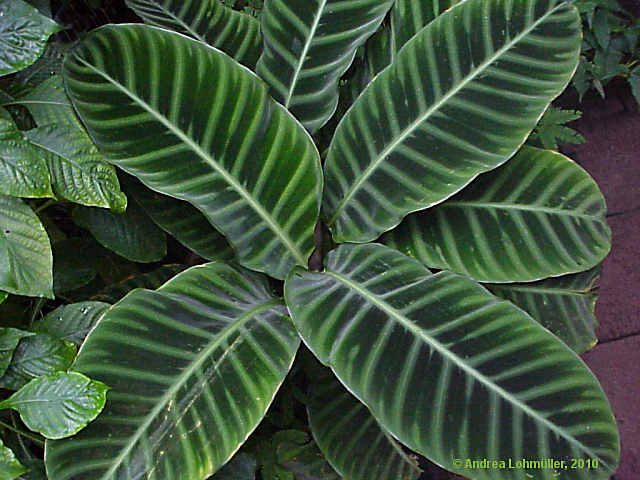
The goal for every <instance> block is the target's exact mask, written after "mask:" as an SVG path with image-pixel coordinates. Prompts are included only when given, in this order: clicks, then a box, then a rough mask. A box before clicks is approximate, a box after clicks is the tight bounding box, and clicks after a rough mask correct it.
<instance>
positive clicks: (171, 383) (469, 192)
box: [45, 0, 619, 480]
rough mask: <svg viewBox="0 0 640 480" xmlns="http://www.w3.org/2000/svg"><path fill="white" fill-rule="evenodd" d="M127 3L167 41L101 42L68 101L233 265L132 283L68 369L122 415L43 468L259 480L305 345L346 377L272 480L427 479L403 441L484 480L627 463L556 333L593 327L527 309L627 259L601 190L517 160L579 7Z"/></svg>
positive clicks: (362, 0) (323, 1)
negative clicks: (226, 249) (105, 390)
mask: <svg viewBox="0 0 640 480" xmlns="http://www.w3.org/2000/svg"><path fill="white" fill-rule="evenodd" d="M127 3H128V4H129V5H130V6H131V7H132V8H133V9H134V10H135V11H137V12H138V13H139V15H140V16H141V18H142V19H143V20H144V21H145V22H147V23H148V24H149V25H143V24H126V25H108V26H104V27H101V28H99V29H97V30H95V31H93V32H91V33H89V34H88V35H87V36H86V37H85V38H84V39H83V40H82V41H81V42H79V43H78V44H77V45H76V46H75V47H74V49H73V50H72V51H71V52H70V53H69V54H68V55H67V57H66V60H65V62H64V65H63V69H62V74H63V78H64V84H65V88H66V92H67V94H68V96H69V99H70V101H71V103H72V104H73V106H74V108H75V110H76V111H77V113H78V115H79V117H80V119H81V121H82V123H83V125H84V127H85V128H86V129H87V131H88V133H89V135H90V138H91V139H92V141H93V142H94V143H95V145H96V146H97V148H98V150H99V152H100V154H101V155H102V156H103V157H104V158H105V159H107V160H108V162H109V163H111V164H112V165H114V166H116V167H117V168H119V169H121V170H122V171H124V172H126V173H127V174H129V175H131V176H133V177H135V178H136V179H137V180H138V182H139V184H140V186H143V187H144V188H147V189H149V190H152V191H153V192H155V194H159V195H163V196H164V197H166V198H168V199H170V200H171V201H175V202H179V204H180V205H187V206H188V210H187V211H189V212H190V215H199V216H202V218H200V219H199V221H198V222H189V225H192V226H193V228H199V227H198V225H200V226H201V227H202V228H203V232H204V233H203V235H211V229H215V230H216V231H217V232H219V234H220V235H222V236H224V237H225V239H226V241H227V242H228V244H229V246H230V247H231V250H232V252H233V258H234V260H228V259H226V258H224V259H220V260H214V261H213V262H210V263H206V264H204V265H199V266H195V267H192V268H189V269H187V270H184V271H182V272H181V273H178V274H177V275H175V276H173V278H171V279H170V280H169V281H167V282H166V283H164V284H162V285H159V286H153V287H149V286H147V287H146V288H140V289H134V290H132V291H130V292H129V293H128V294H127V295H126V296H125V297H124V298H122V299H121V300H119V301H118V302H117V303H115V304H114V305H113V306H111V307H109V308H108V309H107V310H106V311H104V313H101V314H99V315H101V316H100V317H99V319H98V320H97V321H96V322H92V327H91V329H90V331H89V333H88V335H87V337H86V340H84V343H83V344H82V347H81V349H80V353H79V354H78V356H77V358H76V360H75V363H74V364H73V368H74V369H75V370H76V371H77V372H79V373H80V374H83V375H87V376H88V377H90V378H92V379H95V380H96V381H100V382H104V383H105V384H107V385H108V386H109V387H110V393H109V401H108V402H107V404H106V406H105V409H104V411H103V413H102V414H101V415H100V416H99V417H98V418H97V419H96V421H94V422H93V423H91V424H90V425H89V426H88V427H87V428H85V429H84V430H82V432H80V433H79V434H78V435H76V436H74V437H72V438H69V439H65V440H47V444H46V447H45V461H46V465H47V473H48V475H49V478H51V479H53V480H72V479H84V478H92V479H100V480H110V479H116V478H117V479H137V478H148V479H170V478H180V479H184V480H200V479H202V480H204V479H206V478H208V477H209V476H211V475H214V478H215V474H216V472H218V470H221V469H222V468H223V467H225V465H226V467H225V469H224V471H222V470H221V472H220V473H221V474H222V473H223V472H224V475H225V476H224V477H221V478H228V477H229V475H232V476H233V469H234V468H238V469H239V470H238V473H237V475H236V476H237V477H240V475H244V476H245V477H247V476H248V477H249V478H250V477H251V474H252V471H253V467H252V466H251V465H249V468H248V469H247V468H246V467H247V465H246V462H238V463H234V462H231V461H230V460H231V458H232V456H233V455H234V453H235V452H236V451H238V449H239V448H241V447H242V445H243V444H244V443H245V441H246V440H247V438H248V437H249V436H250V435H251V433H252V432H253V431H254V429H255V428H256V427H257V426H258V424H259V423H260V421H261V420H262V419H263V418H264V416H265V414H266V412H267V409H268V408H269V406H270V405H271V403H272V400H273V399H274V397H275V395H276V394H277V392H278V390H279V388H280V386H281V384H282V383H283V381H284V379H285V377H286V376H287V374H288V372H289V371H290V369H291V367H292V364H293V363H294V359H295V356H296V352H297V350H298V349H299V348H300V347H299V345H300V343H301V342H304V344H305V345H306V347H308V349H309V350H310V351H311V353H312V354H313V355H314V356H315V357H316V358H317V359H318V360H319V361H320V363H322V364H323V365H324V366H325V367H327V368H326V369H324V370H322V369H320V370H322V372H321V373H318V374H317V376H316V374H314V373H310V374H308V376H307V383H308V384H309V386H310V388H309V392H308V395H309V402H308V406H307V407H308V408H307V413H308V422H307V425H308V427H307V428H308V432H307V431H304V430H300V431H298V428H296V429H295V430H296V431H289V432H287V433H285V434H283V435H282V436H281V437H282V438H281V437H278V442H275V440H274V439H272V446H273V447H274V451H273V452H272V453H273V459H272V460H273V461H272V462H270V463H269V464H270V465H272V467H273V468H271V469H270V470H269V472H270V473H269V474H270V475H275V474H279V473H283V474H287V475H289V478H335V476H339V477H342V478H345V479H352V480H368V479H371V478H376V479H381V480H386V479H388V480H398V479H401V480H415V479H417V478H418V476H419V474H420V473H419V469H418V468H417V466H416V462H415V455H412V454H410V453H408V451H407V450H412V451H413V452H415V453H416V454H420V455H423V456H425V457H428V458H429V459H431V460H432V461H434V462H436V463H438V464H440V465H441V466H443V467H445V468H447V469H449V470H451V471H454V472H456V473H459V474H462V475H465V476H467V477H470V478H487V472H486V471H485V470H483V469H475V468H471V469H462V468H461V467H460V466H459V465H458V463H457V462H456V459H460V458H495V459H505V458H523V457H524V458H546V457H549V456H553V457H555V458H558V459H569V458H585V459H587V458H588V459H591V461H592V462H591V463H592V464H593V465H596V464H597V468H592V469H588V470H581V471H579V472H578V473H576V472H575V471H557V472H549V473H548V474H549V476H550V478H551V476H553V477H554V478H565V479H569V478H575V475H579V476H580V478H584V479H604V478H608V477H609V476H610V475H611V474H612V473H613V472H614V471H615V470H616V466H617V462H618V458H619V438H618V431H617V428H616V424H615V420H614V418H613V414H612V412H611V408H610V406H609V403H608V401H607V398H606V397H605V395H604V393H603V391H602V389H601V387H600V385H599V384H598V382H597V380H596V379H595V377H594V376H593V374H592V373H591V372H590V371H589V370H588V369H587V367H586V366H585V365H584V363H583V362H582V361H581V360H580V359H579V357H578V356H577V354H576V352H575V351H574V350H572V349H571V348H570V347H569V346H568V345H567V344H566V343H564V342H563V341H562V340H560V339H559V338H558V337H556V336H555V335H554V334H553V333H552V332H551V331H550V330H548V329H547V328H545V326H551V325H565V324H566V323H567V322H575V321H576V319H575V316H573V315H572V316H569V315H564V313H563V312H564V311H565V310H563V308H562V307H561V306H560V307H558V308H547V309H545V308H541V307H540V306H539V305H533V306H532V304H531V303H530V302H532V301H535V299H536V298H538V299H540V297H535V295H534V294H536V293H538V292H536V291H535V288H534V289H530V290H527V291H526V292H525V293H526V294H527V295H520V294H519V293H520V290H519V289H522V287H521V285H527V284H533V283H537V282H545V281H548V282H550V283H544V287H540V288H546V289H548V290H549V292H548V293H549V294H550V295H551V294H558V295H561V294H562V291H563V290H569V289H575V290H576V291H575V292H573V290H572V291H571V293H575V294H576V295H567V297H570V298H569V299H568V300H567V301H576V302H578V301H583V300H584V301H590V299H591V296H589V297H588V299H589V300H587V299H582V298H581V297H580V295H579V294H580V293H581V292H582V293H584V294H585V296H586V295H587V293H586V292H587V291H588V290H589V288H590V286H591V281H589V282H587V281H586V280H584V279H577V280H574V281H572V280H566V277H568V276H569V277H570V276H573V275H579V274H580V272H583V271H586V270H589V269H592V268H594V267H595V266H596V265H598V264H599V263H600V262H601V261H602V260H603V258H604V257H605V256H606V255H607V253H608V251H609V249H610V237H611V234H610V230H609V228H608V227H607V225H606V222H605V213H606V206H605V203H604V199H603V197H602V194H601V193H600V191H599V189H598V187H597V185H596V184H595V182H594V181H593V179H591V177H590V176H589V175H588V174H587V173H586V172H585V171H584V170H582V169H581V168H580V167H579V166H578V165H576V164H575V163H574V162H573V161H571V160H570V159H568V158H567V157H565V156H563V155H560V154H558V153H556V152H552V151H547V150H541V149H537V148H533V147H528V146H527V147H522V146H523V144H524V142H525V141H526V140H527V138H528V137H529V135H530V133H531V132H532V130H533V129H534V128H535V126H536V124H537V123H538V121H539V120H540V118H541V117H542V115H543V113H544V112H545V111H546V109H547V108H548V106H549V104H550V102H551V101H552V100H553V99H554V98H555V97H556V96H557V95H559V94H560V93H561V92H562V91H563V90H564V89H565V88H566V86H567V84H568V83H569V81H570V79H571V77H572V75H573V73H574V71H575V69H576V66H577V64H578V61H579V55H580V43H581V35H580V16H579V13H578V11H577V9H576V8H575V7H574V6H573V5H572V4H571V3H570V2H565V1H559V0H509V1H507V0H464V1H461V2H417V1H411V0H398V1H397V2H396V3H395V4H394V2H392V1H379V0H357V1H355V0H317V1H315V0H314V1H311V2H310V1H308V0H304V1H302V0H267V1H266V2H265V3H264V7H263V10H262V12H261V15H260V25H259V28H256V27H257V25H256V23H255V22H256V20H254V19H253V18H251V17H249V16H246V15H245V14H243V13H241V12H238V11H231V10H228V9H227V10H225V8H227V7H224V6H223V5H222V4H221V3H218V2H215V1H214V0H209V1H203V2H196V1H193V0H191V1H185V2H174V1H170V0H168V1H154V0H129V1H128V2H127ZM445 3H447V4H446V5H445ZM423 7H424V8H423ZM418 11H420V12H422V13H420V15H413V14H412V13H411V12H414V13H415V12H418ZM390 12H391V22H387V23H385V24H384V25H391V27H385V26H384V25H383V21H384V19H385V17H386V16H387V15H389V13H390ZM237 15H245V17H238V16H237ZM231 24H233V25H235V26H236V27H237V28H234V29H233V31H231V30H225V28H224V26H225V25H231ZM158 25H160V26H158ZM381 26H382V29H383V31H384V29H385V28H389V31H388V33H386V34H385V35H389V42H388V43H384V42H383V45H389V49H390V50H389V52H390V54H389V55H388V56H387V57H385V58H386V59H387V64H386V66H383V68H381V69H380V71H379V72H377V74H376V75H371V76H370V81H369V82H367V79H368V77H367V76H364V77H362V78H361V81H362V82H363V84H364V89H363V90H362V92H361V93H359V95H357V98H355V100H354V101H353V104H350V100H348V99H347V100H346V102H347V103H346V104H342V105H340V102H341V99H340V90H341V89H340V88H338V87H339V83H340V78H341V77H342V76H343V75H344V74H345V72H346V71H347V70H348V69H349V67H350V65H351V64H352V61H353V59H354V57H355V56H356V53H357V50H358V49H360V47H364V48H363V49H361V53H360V55H364V56H365V60H367V64H368V65H373V64H374V63H375V64H376V65H378V64H380V65H384V62H378V61H377V59H373V58H368V56H369V55H374V54H378V53H380V51H379V50H376V49H374V48H369V46H368V45H367V46H365V44H367V43H368V40H369V39H370V38H371V37H372V36H373V35H374V34H376V35H378V34H377V33H376V32H378V31H379V30H380V28H381ZM174 29H175V30H177V31H172V30H174ZM256 34H257V35H258V37H259V38H260V40H261V41H260V42H259V43H258V44H257V46H256V44H255V42H254V40H255V38H256V37H255V36H256ZM400 34H401V35H402V36H399V35H400ZM243 35H245V37H243ZM232 37H233V38H238V37H239V38H244V39H245V40H246V43H238V42H237V41H234V42H229V39H230V38H232ZM254 48H255V49H254ZM363 50H364V53H363ZM247 58H258V60H257V62H256V64H255V73H254V72H253V71H251V70H250V69H249V68H247V65H248V66H249V67H251V66H252V63H253V62H250V61H247ZM374 60H376V61H375V62H374ZM343 90H344V89H343ZM354 91H355V90H354ZM353 97H356V95H353ZM353 97H351V98H353ZM342 101H343V102H344V101H345V100H344V99H343V100H342ZM335 112H340V113H339V114H338V116H337V117H336V116H335V115H336V113H335ZM316 133H317V135H316ZM311 134H314V136H312V135H311ZM325 139H328V140H326V141H325ZM319 152H323V153H326V155H323V158H325V161H324V165H322V162H321V156H320V154H319ZM155 194H154V195H146V196H144V197H141V198H148V199H152V198H153V197H154V196H155ZM180 202H181V203H180ZM142 204H144V200H142V203H141V205H142ZM141 208H144V205H143V207H141ZM146 208H148V210H149V211H154V212H155V214H154V215H153V216H155V218H161V215H159V213H162V212H159V211H158V209H152V208H150V207H146ZM203 220H204V221H206V222H203ZM155 221H158V220H155ZM175 221H176V217H175V216H174V215H172V216H171V222H170V223H171V225H174V224H175V223H174V222H175ZM163 230H164V231H166V232H168V233H170V234H171V235H175V233H173V232H177V231H179V230H180V229H175V228H169V227H168V226H165V227H164V228H163ZM327 236H330V241H329V240H327V239H326V237H327ZM323 237H324V238H323ZM182 238H183V240H184V239H186V238H187V236H183V237H182ZM188 238H196V237H194V236H191V235H190V236H189V237H188ZM181 241H182V240H181ZM184 241H185V243H187V242H186V240H184ZM314 250H315V255H314V256H313V259H314V262H313V263H314V265H315V267H316V268H309V264H310V258H311V257H312V253H313V252H314ZM328 250H330V251H328ZM318 258H322V260H323V262H322V265H319V263H320V262H317V259H318ZM555 277H563V278H565V280H563V281H558V282H552V281H551V280H549V279H553V278H555ZM283 281H284V283H282V282H283ZM587 283H588V285H586V284H587ZM509 285H513V286H514V288H513V289H511V290H509V289H508V288H505V287H504V286H509ZM538 285H540V284H538ZM580 285H583V286H582V287H580ZM274 287H275V288H274ZM501 287H502V288H501ZM282 288H284V298H280V295H279V293H278V292H282ZM580 288H582V289H583V290H578V289H580ZM525 290H526V289H525ZM491 292H494V293H491ZM514 292H516V293H514ZM558 292H559V293H558ZM117 298H120V296H119V295H118V296H117ZM522 298H524V299H525V300H519V299H522ZM532 298H533V299H534V300H531V299H532ZM540 301H542V302H543V303H544V302H547V301H548V298H547V297H543V298H542V300H540ZM514 302H515V303H514ZM518 302H521V303H522V305H521V306H518V305H516V303H518ZM558 305H562V304H561V302H558ZM536 307H537V308H536ZM98 308H100V309H102V308H105V307H104V305H99V306H98ZM70 311H76V312H77V310H75V309H70ZM101 311H102V310H101ZM58 314H61V312H58ZM548 314H549V315H551V314H553V315H555V316H557V317H558V318H555V319H554V321H553V322H552V321H546V320H547V319H545V318H542V316H544V315H548ZM532 315H533V316H532ZM534 316H536V317H539V318H534ZM543 325H545V326H543ZM585 328H586V327H585ZM566 331H568V332H573V330H571V329H567V330H566ZM586 336H587V334H581V335H580V337H579V340H580V341H576V343H575V345H576V347H575V348H580V349H582V348H583V347H584V345H585V341H586V342H587V343H588V342H589V341H588V340H585V337H586ZM564 338H565V339H571V338H572V337H571V335H565V336H564ZM578 345H579V347H578ZM309 433H310V434H311V437H309V435H308V434H309ZM311 438H313V442H312V441H311ZM274 442H275V443H274ZM276 444H277V445H279V446H280V447H278V446H277V445H276ZM283 445H284V446H283ZM306 445H312V446H313V450H312V451H311V450H307V449H305V448H303V447H304V446H306ZM316 446H317V448H316ZM317 450H319V451H320V454H321V455H322V456H323V457H324V459H321V460H322V461H320V462H318V454H317ZM309 452H312V454H309ZM243 463H245V465H244V466H243V465H242V464H243ZM309 463H314V464H318V465H321V467H322V471H323V472H325V473H324V475H325V476H324V477H322V476H321V474H320V473H319V472H318V471H313V469H312V468H311V467H310V465H309ZM236 465H237V467H236ZM263 465H264V463H263ZM327 465H328V466H329V467H330V468H331V469H332V470H327V469H326V467H327ZM240 468H242V471H240ZM230 470H231V472H230ZM247 470H248V471H247ZM314 475H315V476H314ZM536 475H539V471H538V470H532V469H529V470H527V469H526V468H525V469H524V470H496V471H492V472H491V477H492V478H495V479H516V478H524V477H526V476H536ZM240 478H242V477H240Z"/></svg>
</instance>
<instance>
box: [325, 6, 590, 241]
mask: <svg viewBox="0 0 640 480" xmlns="http://www.w3.org/2000/svg"><path fill="white" fill-rule="evenodd" d="M579 52H580V16H579V15H578V13H577V10H576V9H575V8H574V7H573V6H571V5H570V4H568V3H566V2H564V1H559V0H558V1H544V0H515V1H507V0H490V1H487V0H467V1H465V2H462V3H460V4H458V5H457V6H455V7H453V8H451V9H449V10H447V11H446V12H445V13H443V14H442V15H440V16H439V17H438V18H437V19H436V20H434V21H433V22H431V23H430V24H429V25H428V26H427V27H425V28H424V29H422V30H421V31H420V33H419V34H418V35H416V36H414V37H413V39H412V40H411V41H409V42H408V43H407V44H406V45H405V46H404V47H403V48H402V49H401V51H400V52H399V54H398V56H397V59H396V61H395V62H394V63H393V65H391V66H390V67H389V68H387V69H385V70H384V71H383V72H381V73H380V74H379V75H378V76H377V77H376V78H375V79H374V80H373V81H372V82H371V84H369V86H368V87H367V89H366V90H365V91H364V92H363V93H362V95H360V97H359V98H358V100H357V101H356V102H355V104H354V105H353V107H352V108H351V109H350V110H349V112H348V113H347V115H345V117H344V118H343V120H342V121H341V122H340V125H339V126H338V128H337V130H336V133H335V136H334V138H333V141H332V143H331V146H330V148H329V153H328V156H327V162H326V164H325V178H326V188H325V195H324V204H323V211H324V215H325V216H326V217H327V223H328V225H329V226H330V228H331V230H332V233H333V237H334V240H336V241H337V242H345V241H349V242H367V241H370V240H373V239H375V238H377V237H378V236H379V235H380V234H381V233H383V232H385V231H387V230H389V229H391V228H393V227H395V226H396V225H397V224H398V223H400V221H401V220H402V218H403V217H404V216H406V215H407V214H408V213H410V212H413V211H417V210H422V209H425V208H428V207H430V206H432V205H435V204H437V203H440V202H442V201H444V200H445V199H446V198H448V197H450V196H451V195H453V194H454V193H456V192H457V191H459V190H460V189H462V188H463V187H464V186H465V185H467V184H468V183H469V182H471V181H472V180H473V179H474V178H475V177H476V176H477V175H478V174H480V173H482V172H485V171H488V170H491V169H493V168H495V167H497V166H498V165H500V164H502V163H504V162H505V161H506V160H507V159H509V158H510V157H511V156H512V155H513V154H514V153H515V151H516V150H517V149H518V148H519V147H520V145H522V143H523V142H524V140H525V139H526V138H527V136H528V135H529V133H530V132H531V130H532V129H533V128H534V127H535V125H536V123H537V122H538V120H539V118H540V116H541V115H542V113H543V112H544V110H545V109H546V107H547V105H548V104H549V102H550V101H551V100H552V99H553V98H555V97H556V96H557V95H558V94H559V93H560V92H562V90H564V88H565V87H566V85H567V83H568V82H569V79H570V78H571V76H572V74H573V72H574V70H575V68H576V65H577V62H578V58H579Z"/></svg>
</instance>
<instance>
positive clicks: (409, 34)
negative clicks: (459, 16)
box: [391, 0, 460, 52]
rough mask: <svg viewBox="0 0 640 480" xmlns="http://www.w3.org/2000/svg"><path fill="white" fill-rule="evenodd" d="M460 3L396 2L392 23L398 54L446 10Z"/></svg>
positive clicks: (449, 0) (440, 0) (446, 0)
mask: <svg viewBox="0 0 640 480" xmlns="http://www.w3.org/2000/svg"><path fill="white" fill-rule="evenodd" d="M459 2H460V0H395V2H394V4H393V9H392V10H391V22H392V25H393V28H392V31H393V45H394V48H395V50H396V52H397V51H399V50H400V49H401V48H402V47H403V46H404V45H405V44H406V43H407V42H408V41H409V40H411V39H412V38H413V37H414V36H415V35H417V34H418V33H419V32H420V30H422V29H423V28H424V27H426V26H427V25H429V23H431V22H432V21H433V20H435V19H436V18H437V17H438V16H440V15H441V14H442V13H443V12H444V11H445V10H447V9H449V8H451V7H453V6H454V5H455V4H457V3H459Z"/></svg>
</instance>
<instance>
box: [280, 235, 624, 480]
mask: <svg viewBox="0 0 640 480" xmlns="http://www.w3.org/2000/svg"><path fill="white" fill-rule="evenodd" d="M285 297H286V299H287V305H288V307H289V310H290V312H291V314H292V318H293V321H294V323H295V325H296V327H297V329H298V331H299V333H300V335H301V336H302V338H303V340H304V342H305V343H306V344H307V345H308V346H309V347H310V348H311V350H312V351H313V352H314V354H315V355H316V357H317V358H318V359H319V360H320V361H321V362H323V363H324V364H326V365H328V366H330V367H331V368H332V370H333V371H334V373H336V375H337V376H338V378H339V379H340V381H341V382H342V383H343V384H344V385H346V386H347V388H348V389H349V390H350V391H351V392H352V393H353V394H354V395H355V396H356V397H357V398H358V399H360V400H361V401H362V402H363V403H365V404H366V405H367V406H368V407H369V409H370V410H371V412H372V413H373V415H374V416H375V417H376V418H377V419H378V421H379V422H380V423H381V425H383V426H384V427H385V428H386V429H387V430H388V431H389V432H391V433H392V435H393V436H395V437H396V438H398V439H399V440H400V441H402V442H403V443H404V444H405V445H407V446H408V447H409V448H411V449H412V450H414V451H416V452H418V453H421V454H423V455H425V456H427V457H429V458H430V459H432V460H433V461H435V462H436V463H438V464H440V465H442V466H444V467H445V468H447V469H449V470H452V471H454V472H456V473H459V474H461V475H464V476H466V477H471V478H474V479H475V478H486V475H487V471H486V470H484V469H482V468H477V467H476V468H467V469H465V468H460V467H459V465H457V464H456V463H455V462H454V459H465V458H489V459H506V458H523V457H524V458H546V457H548V456H553V457H554V458H556V459H565V460H566V459H569V458H590V459H597V462H598V464H599V467H598V468H597V469H591V470H586V469H585V470H581V471H579V472H576V471H573V470H565V471H560V472H557V473H558V475H557V477H555V478H560V479H572V480H574V479H576V478H583V479H604V478H608V477H609V476H610V475H611V474H612V473H613V472H614V471H615V469H616V465H617V462H618V457H619V438H618V432H617V427H616V423H615V419H614V417H613V414H612V412H611V407H610V406H609V403H608V401H607V398H606V397H605V395H604V393H603V391H602V388H601V387H600V385H599V384H598V382H597V380H596V379H595V377H594V376H593V374H592V373H591V372H590V371H589V370H588V369H587V368H586V366H585V365H584V363H582V361H581V360H580V358H579V357H578V356H577V355H576V354H575V353H574V352H573V351H571V350H570V349H569V348H568V347H567V346H566V345H565V344H564V343H562V342H561V341H560V340H558V339H557V338H556V337H555V336H554V335H552V334H551V333H550V332H549V331H548V330H546V329H544V328H543V327H541V326H540V324H538V323H537V322H536V321H535V320H533V319H532V318H531V317H529V316H528V315H527V314H526V313H525V312H524V311H522V310H520V309H518V308H517V307H515V306H513V305H512V304H511V303H509V302H506V301H504V300H500V299H498V298H496V297H494V296H493V295H491V294H490V293H489V292H488V291H487V290H485V289H484V288H483V287H481V286H480V285H478V284H477V283H475V282H474V281H472V280H471V279H468V278H466V277H462V276H459V275H456V274H453V273H450V272H441V273H438V274H435V275H432V274H431V273H430V272H429V271H428V270H427V269H426V268H424V267H423V266H422V265H421V264H420V263H419V262H417V261H415V260H413V259H410V258H409V257H406V256H404V255H402V254H401V253H399V252H397V251H395V250H392V249H389V248H387V247H384V246H382V245H377V244H369V245H359V246H354V245H349V246H341V247H339V248H338V249H336V250H334V251H332V252H331V253H330V254H329V256H328V259H327V265H326V270H325V271H324V272H308V271H304V270H303V269H301V268H296V269H294V270H293V271H292V272H291V274H290V275H289V277H288V278H287V282H286V284H285ZM355 365H357V368H354V366H355ZM391 378H393V379H395V380H394V387H393V388H389V383H388V382H389V379H391ZM550 473H551V472H550ZM538 474H539V470H536V469H535V468H523V469H498V470H491V478H492V479H502V478H504V479H512V478H514V479H515V478H522V477H523V476H526V475H530V476H532V477H533V478H535V477H536V475H538Z"/></svg>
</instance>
